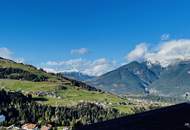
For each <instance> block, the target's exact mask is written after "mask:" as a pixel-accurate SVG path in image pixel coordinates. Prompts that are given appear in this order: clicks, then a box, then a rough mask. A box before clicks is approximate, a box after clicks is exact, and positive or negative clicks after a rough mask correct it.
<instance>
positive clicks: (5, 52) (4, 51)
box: [0, 47, 12, 59]
mask: <svg viewBox="0 0 190 130" xmlns="http://www.w3.org/2000/svg"><path fill="white" fill-rule="evenodd" d="M0 57H2V58H6V59H11V57H12V52H11V51H10V50H9V49H8V48H5V47H2V48H0Z"/></svg>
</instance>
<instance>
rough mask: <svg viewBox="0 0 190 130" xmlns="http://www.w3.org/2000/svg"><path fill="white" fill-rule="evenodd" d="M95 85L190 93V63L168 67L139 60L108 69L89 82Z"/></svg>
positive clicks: (121, 91) (133, 90)
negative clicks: (111, 69)
mask: <svg viewBox="0 0 190 130" xmlns="http://www.w3.org/2000/svg"><path fill="white" fill-rule="evenodd" d="M89 84H91V85H92V86H95V87H97V88H101V89H103V90H106V91H110V92H113V93H116V94H145V93H147V94H156V95H163V96H175V97H182V96H189V95H190V62H189V61H183V62H179V63H176V64H173V65H170V66H168V67H166V68H163V67H162V66H161V65H159V64H151V63H149V62H143V63H138V62H136V61H134V62H131V63H129V64H127V65H124V66H122V67H120V68H118V69H116V70H113V71H111V72H108V73H106V74H104V75H102V76H100V77H97V78H96V79H94V80H92V81H90V82H89Z"/></svg>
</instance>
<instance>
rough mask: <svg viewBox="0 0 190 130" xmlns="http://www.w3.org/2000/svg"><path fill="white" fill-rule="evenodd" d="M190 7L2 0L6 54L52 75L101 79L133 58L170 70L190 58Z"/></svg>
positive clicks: (157, 2)
mask: <svg viewBox="0 0 190 130" xmlns="http://www.w3.org/2000/svg"><path fill="white" fill-rule="evenodd" d="M189 5H190V1H189V0H17V1H15V0H1V1H0V56H1V57H4V58H8V59H12V60H15V61H17V62H24V63H27V64H33V65H35V66H37V67H41V68H44V69H45V70H47V71H50V72H62V71H81V72H83V73H86V74H89V75H95V76H98V75H101V74H103V73H105V72H108V71H110V70H113V69H115V68H117V67H119V66H121V65H124V64H126V63H129V62H131V61H133V60H137V61H144V60H150V61H152V62H154V63H155V62H160V63H161V64H163V66H167V65H168V64H171V63H173V62H174V61H176V59H188V58H189V57H190V48H189V46H190V41H189V38H190V29H189V28H190V13H189V12H190V8H189ZM166 56H167V57H166ZM174 56H175V57H174ZM163 57H165V58H163Z"/></svg>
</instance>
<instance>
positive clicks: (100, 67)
mask: <svg viewBox="0 0 190 130" xmlns="http://www.w3.org/2000/svg"><path fill="white" fill-rule="evenodd" d="M115 67H116V62H115V61H109V60H107V59H106V58H100V59H97V60H86V59H82V58H79V59H71V60H65V61H48V62H47V63H45V64H43V68H44V70H46V71H47V72H53V73H58V72H73V71H79V72H82V73H84V74H88V75H93V76H100V75H102V74H104V73H106V72H109V71H111V70H113V69H114V68H115Z"/></svg>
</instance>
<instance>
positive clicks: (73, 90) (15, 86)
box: [0, 79, 132, 113]
mask: <svg viewBox="0 0 190 130" xmlns="http://www.w3.org/2000/svg"><path fill="white" fill-rule="evenodd" d="M59 85H60V83H59V82H31V81H20V80H9V79H0V87H1V88H4V89H6V90H11V91H22V92H23V93H29V92H39V91H43V92H55V93H56V95H57V97H52V96H43V97H40V98H44V99H45V100H43V101H38V102H39V103H42V104H46V105H51V106H57V105H59V106H74V105H76V104H78V103H80V102H94V103H101V104H105V105H106V106H108V107H111V108H116V109H118V110H120V111H121V112H124V113H132V109H131V107H130V106H120V105H119V104H118V103H119V102H127V100H126V99H121V98H120V97H117V96H115V95H113V94H110V93H104V92H96V91H87V90H84V89H81V88H77V87H74V86H65V89H64V90H59V89H58V86H59ZM33 97H34V98H39V97H38V96H33Z"/></svg>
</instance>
